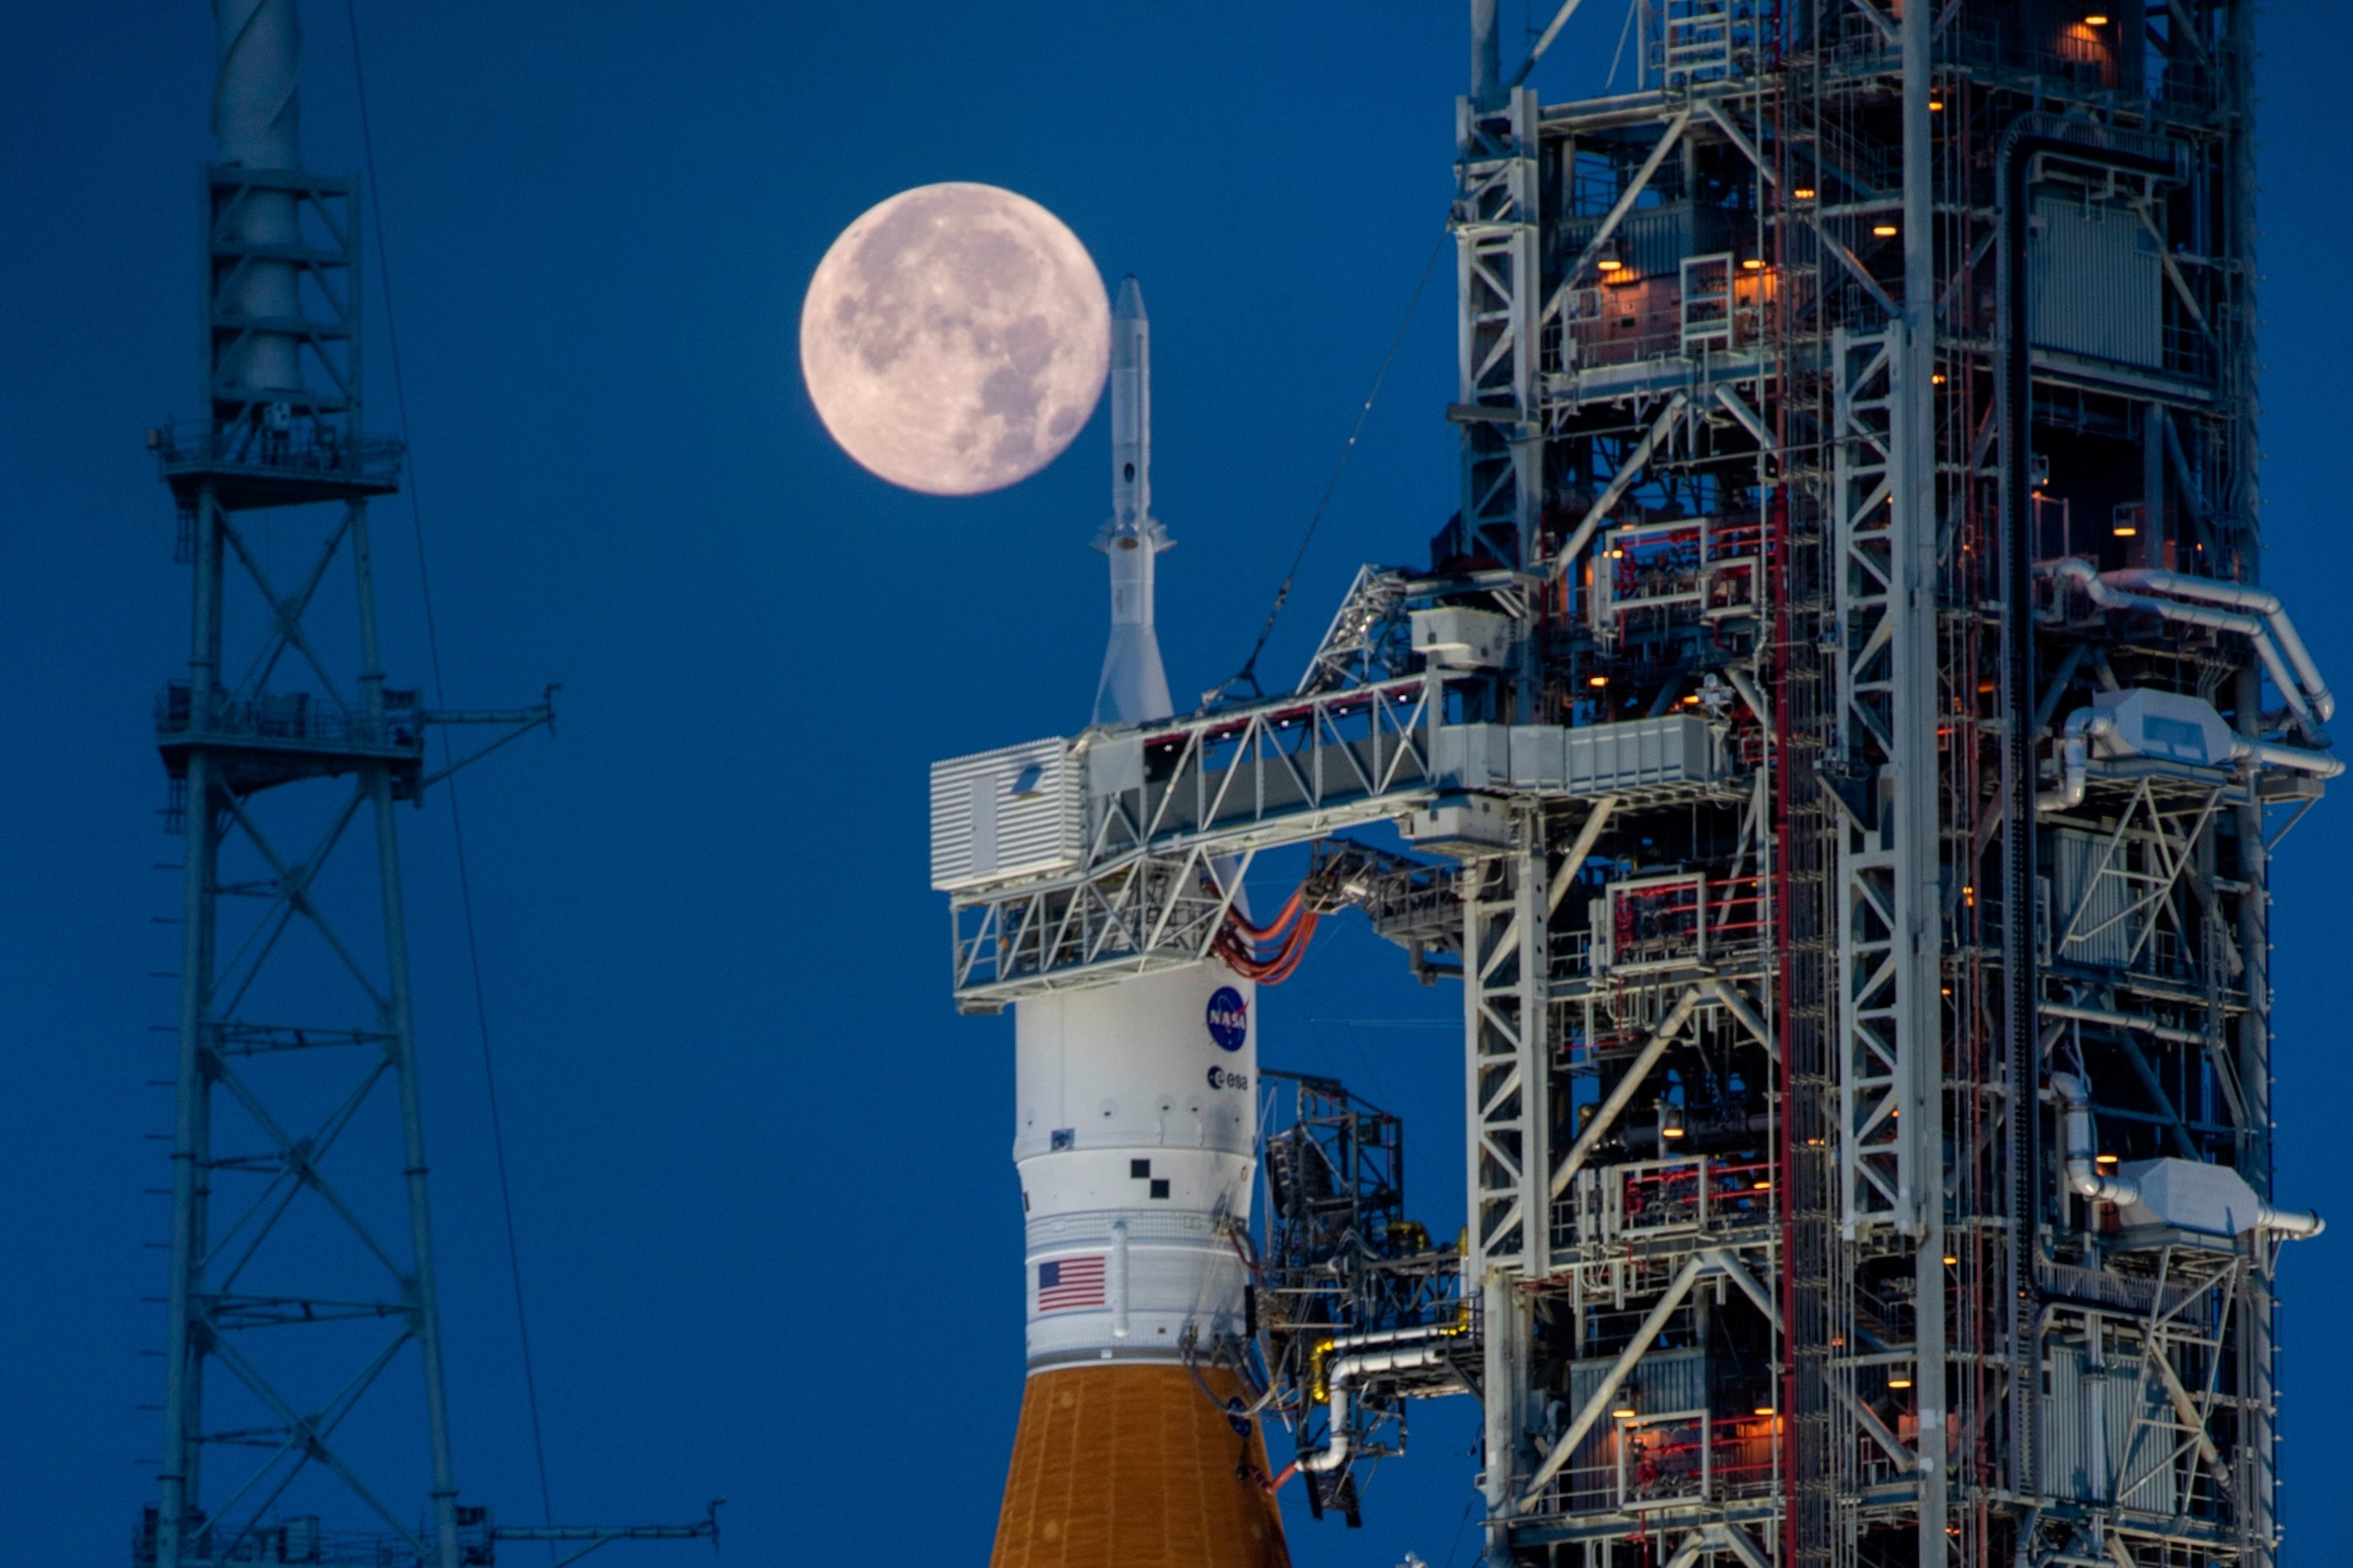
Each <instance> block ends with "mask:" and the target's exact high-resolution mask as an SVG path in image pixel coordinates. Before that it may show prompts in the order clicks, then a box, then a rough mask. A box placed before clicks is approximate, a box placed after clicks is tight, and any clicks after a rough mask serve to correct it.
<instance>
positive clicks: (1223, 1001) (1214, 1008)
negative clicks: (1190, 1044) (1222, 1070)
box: [1209, 985, 1250, 1051]
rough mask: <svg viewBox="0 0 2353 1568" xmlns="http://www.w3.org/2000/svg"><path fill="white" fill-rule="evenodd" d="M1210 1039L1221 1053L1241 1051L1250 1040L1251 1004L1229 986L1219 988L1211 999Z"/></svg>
mask: <svg viewBox="0 0 2353 1568" xmlns="http://www.w3.org/2000/svg"><path fill="white" fill-rule="evenodd" d="M1209 1038H1210V1039H1212V1040H1214V1041H1216V1042H1217V1043H1218V1049H1219V1050H1220V1051H1239V1050H1240V1049H1241V1048H1242V1043H1243V1042H1244V1041H1246V1040H1248V1039H1249V1038H1250V1003H1248V1002H1246V1001H1243V1000H1242V993H1241V992H1240V991H1236V990H1235V989H1234V988H1233V987H1231V986H1229V985H1221V986H1219V988H1218V989H1217V991H1215V992H1214V993H1212V994H1211V996H1210V998H1209Z"/></svg>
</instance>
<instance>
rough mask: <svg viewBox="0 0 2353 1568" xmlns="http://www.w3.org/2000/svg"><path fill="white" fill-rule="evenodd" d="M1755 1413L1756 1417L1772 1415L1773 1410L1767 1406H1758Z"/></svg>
mask: <svg viewBox="0 0 2353 1568" xmlns="http://www.w3.org/2000/svg"><path fill="white" fill-rule="evenodd" d="M1755 1413H1756V1414H1758V1415H1771V1414H1774V1410H1773V1407H1772V1406H1771V1405H1769V1404H1760V1405H1758V1406H1757V1409H1756V1412H1755Z"/></svg>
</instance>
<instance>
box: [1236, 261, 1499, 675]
mask: <svg viewBox="0 0 2353 1568" xmlns="http://www.w3.org/2000/svg"><path fill="white" fill-rule="evenodd" d="M1452 232H1453V225H1452V224H1451V223H1449V224H1448V226H1447V227H1446V228H1442V229H1440V230H1439V234H1438V243H1437V244H1435V245H1433V246H1431V247H1430V260H1427V261H1425V262H1423V263H1422V266H1421V281H1419V282H1418V283H1416V284H1414V286H1413V298H1412V299H1410V300H1408V301H1407V302H1406V305H1405V316H1404V319H1402V320H1401V321H1399V322H1398V329H1397V335H1396V336H1394V337H1392V338H1390V339H1389V351H1388V353H1387V354H1385V355H1382V356H1381V367H1380V369H1379V370H1377V371H1376V372H1375V373H1374V375H1373V389H1372V390H1371V391H1369V392H1367V393H1366V394H1365V406H1364V407H1363V408H1359V409H1357V410H1356V428H1355V429H1351V430H1350V431H1349V432H1348V440H1347V441H1346V443H1345V445H1343V446H1342V447H1341V448H1340V461H1338V462H1336V463H1334V464H1333V465H1332V477H1331V478H1330V479H1329V480H1327V481H1325V482H1324V496H1323V499H1321V500H1320V501H1318V502H1316V503H1315V511H1314V515H1312V516H1310V517H1309V518H1308V519H1307V532H1306V534H1305V535H1303V536H1302V537H1301V539H1300V541H1299V550H1298V553H1297V554H1296V555H1294V556H1292V557H1291V569H1290V570H1289V571H1287V572H1285V573H1283V574H1282V587H1281V588H1277V589H1275V590H1274V607H1273V608H1272V609H1269V610H1268V611H1267V612H1266V624H1265V625H1264V626H1261V627H1260V628H1259V632H1258V641H1256V642H1255V643H1253V644H1251V646H1250V657H1249V658H1247V659H1245V660H1243V661H1242V667H1241V668H1240V670H1238V671H1236V672H1235V673H1233V674H1232V675H1231V676H1229V678H1228V679H1227V680H1226V682H1225V683H1224V684H1222V685H1219V686H1214V687H1212V688H1210V689H1209V690H1208V691H1207V692H1204V693H1202V694H1201V705H1202V706H1203V707H1208V705H1210V704H1211V703H1214V702H1216V701H1217V700H1218V699H1219V697H1222V696H1224V695H1225V694H1227V693H1228V692H1230V691H1232V690H1233V689H1234V688H1235V687H1236V686H1239V685H1240V684H1241V683H1243V682H1245V681H1248V682H1249V683H1250V690H1251V691H1252V692H1253V693H1258V692H1259V683H1258V656H1259V655H1260V654H1261V653H1263V652H1266V640H1267V639H1268V638H1269V637H1271V636H1272V635H1273V634H1274V622H1275V618H1276V617H1277V616H1279V615H1281V614H1282V606H1283V603H1284V601H1285V600H1287V599H1290V598H1291V584H1292V579H1293V578H1294V577H1298V575H1299V564H1300V563H1301V562H1302V561H1304V560H1305V559H1306V558H1307V546H1309V545H1311V544H1313V543H1314V540H1315V530H1316V527H1317V526H1318V525H1319V524H1322V522H1323V521H1324V508H1325V507H1327V506H1329V505H1331V504H1332V493H1333V492H1334V491H1335V490H1337V489H1338V488H1339V487H1340V476H1341V475H1342V474H1343V473H1345V472H1346V471H1347V469H1348V460H1349V459H1350V458H1351V457H1353V456H1355V455H1356V438H1357V437H1359V436H1361V435H1363V434H1364V433H1365V421H1366V419H1367V418H1370V417H1371V415H1372V412H1373V399H1374V398H1376V397H1379V396H1380V395H1381V383H1382V382H1383V381H1385V380H1387V379H1388V374H1389V365H1390V362H1391V361H1393V360H1395V359H1396V358H1397V353H1398V348H1399V347H1400V346H1401V345H1402V344H1404V342H1405V329H1406V328H1407V327H1409V326H1410V325H1412V324H1413V313H1414V308H1415V307H1416V306H1418V305H1419V304H1420V303H1421V291H1423V290H1424V289H1426V288H1428V287H1429V286H1430V273H1431V272H1433V271H1435V270H1437V267H1438V258H1439V255H1440V252H1442V251H1443V250H1444V249H1446V239H1447V236H1448V235H1450V234H1451V233H1452Z"/></svg>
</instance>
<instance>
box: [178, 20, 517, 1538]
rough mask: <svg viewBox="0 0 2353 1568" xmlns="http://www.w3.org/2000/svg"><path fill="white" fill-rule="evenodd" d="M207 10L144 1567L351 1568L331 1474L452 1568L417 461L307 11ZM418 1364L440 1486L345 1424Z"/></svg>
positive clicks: (372, 1529) (375, 1534) (455, 1515)
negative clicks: (369, 361)
mask: <svg viewBox="0 0 2353 1568" xmlns="http://www.w3.org/2000/svg"><path fill="white" fill-rule="evenodd" d="M216 16H217V20H218V26H219V37H220V57H219V63H218V70H217V76H216V80H215V85H214V108H213V114H214V130H215V132H216V136H217V138H218V143H219V148H218V151H219V161H218V162H217V163H216V164H212V165H210V166H208V167H207V168H206V170H205V171H204V185H203V195H204V250H203V255H204V277H205V287H204V338H203V375H204V380H203V394H202V397H203V400H202V407H203V408H204V414H203V417H202V418H199V419H198V420H196V421H195V423H194V424H193V425H188V426H167V427H164V428H161V429H156V430H153V431H151V432H150V434H149V445H150V446H151V447H152V448H153V449H154V450H155V453H156V456H157V459H158V462H159V466H160V468H161V471H162V474H163V477H164V481H165V482H167V483H168V484H169V485H170V487H171V491H172V495H173V499H174V502H175V503H176V504H177V506H178V508H179V517H180V556H181V558H182V559H183V560H185V562H186V563H187V564H189V565H190V566H191V567H193V569H194V614H193V619H192V630H191V646H190V650H189V657H188V671H187V675H186V677H185V679H183V680H175V681H174V682H172V683H170V684H169V685H168V686H167V687H166V689H165V691H164V695H163V696H162V698H161V699H160V700H159V702H158V704H157V707H156V714H155V726H156V740H157V744H158V747H159V748H160V749H161V751H162V754H163V758H164V766H165V768H166V769H167V771H168V773H169V776H170V779H171V790H172V802H173V810H172V816H173V820H174V826H175V828H176V829H177V831H178V832H180V833H181V834H182V835H183V842H184V843H185V864H184V867H183V877H184V888H185V892H184V896H183V901H182V906H181V916H180V925H181V938H182V944H181V956H180V970H179V980H180V1012H179V1022H178V1027H177V1033H178V1037H179V1058H178V1075H177V1117H176V1120H175V1125H174V1133H173V1142H172V1170H173V1181H172V1235H171V1275H170V1287H169V1295H168V1298H167V1303H168V1305H167V1310H168V1319H167V1341H166V1348H165V1352H164V1354H165V1365H166V1369H167V1372H166V1383H165V1388H164V1457H163V1460H162V1471H161V1484H160V1486H159V1488H158V1496H157V1502H156V1506H155V1509H154V1510H153V1513H152V1514H151V1516H150V1518H149V1520H148V1521H147V1524H146V1526H145V1528H144V1529H143V1531H142V1538H141V1540H140V1541H139V1542H138V1543H137V1547H136V1550H135V1552H134V1557H136V1558H137V1559H139V1560H141V1561H149V1562H153V1563H155V1564H157V1565H158V1568H195V1565H197V1564H203V1563H216V1562H225V1561H228V1560H231V1559H235V1560H240V1561H244V1560H251V1559H253V1558H255V1557H257V1556H263V1555H276V1556H278V1557H280V1558H281V1559H282V1560H284V1561H289V1562H293V1561H322V1560H323V1561H336V1560H340V1553H339V1552H338V1551H337V1548H336V1542H335V1540H334V1538H333V1537H332V1536H327V1537H322V1531H321V1529H320V1519H319V1516H317V1515H316V1514H311V1513H302V1514H297V1515H288V1514H287V1513H286V1511H285V1510H286V1507H287V1506H288V1504H289V1500H290V1498H299V1497H301V1496H302V1495H303V1494H302V1493H301V1491H294V1490H290V1489H293V1488H295V1487H296V1485H297V1481H298V1478H300V1477H301V1476H302V1475H303V1473H304V1472H306V1471H323V1472H326V1473H328V1474H331V1475H332V1476H333V1477H335V1478H338V1479H339V1480H340V1481H341V1482H342V1483H343V1487H344V1488H345V1489H347V1490H348V1492H349V1493H350V1494H352V1495H353V1497H355V1498H356V1499H357V1500H358V1501H359V1503H360V1504H361V1505H363V1507H364V1509H365V1510H367V1511H368V1512H369V1513H371V1514H373V1515H374V1518H373V1519H372V1520H370V1521H369V1525H368V1530H367V1539H368V1541H369V1542H370V1546H369V1550H370V1551H374V1550H375V1544H374V1543H375V1542H376V1541H377V1540H378V1539H379V1538H387V1539H389V1540H390V1541H391V1542H394V1543H396V1547H397V1549H398V1550H399V1551H400V1552H401V1554H402V1558H403V1560H405V1561H409V1562H413V1563H421V1564H429V1565H430V1568H458V1564H459V1561H460V1557H461V1552H462V1551H463V1550H465V1542H462V1541H461V1539H460V1528H459V1527H460V1523H461V1520H460V1510H459V1508H458V1501H457V1499H458V1485H457V1480H456V1476H455V1471H454V1468H453V1464H452V1459H451V1454H450V1445H449V1425H448V1407H447V1400H446V1397H445V1383H446V1374H445V1371H444V1367H443V1361H442V1351H441V1330H440V1323H439V1308H438V1299H437V1295H436V1289H435V1283H434V1271H433V1234H432V1224H431V1219H430V1211H429V1207H428V1205H427V1182H426V1171H427V1161H426V1148H425V1135H424V1120H423V1113H422V1109H421V1106H420V1101H419V1086H418V1082H417V1043H416V1031H415V1022H414V1017H413V1012H412V1008H411V1000H410V990H409V964H408V950H407V939H406V913H405V911H404V909H403V906H402V895H401V881H400V853H399V832H398V827H397V820H396V807H397V806H398V805H399V804H401V803H402V802H405V801H411V802H413V801H417V800H419V799H420V797H421V794H422V791H423V789H424V788H425V785H426V783H427V778H426V773H425V736H426V727H427V725H428V724H429V723H433V722H436V721H437V720H438V719H440V718H441V717H443V716H444V715H429V714H427V713H426V712H425V711H424V709H423V707H422V705H421V704H420V702H419V699H418V694H417V692H416V691H415V690H413V689H402V688H396V687H394V686H391V685H389V684H388V683H387V678H386V675H385V669H384V664H383V661H382V658H381V655H380V643H379V637H378V628H377V617H376V589H375V565H374V557H373V555H372V545H371V539H370V534H369V514H368V506H369V503H370V502H372V501H374V500H376V499H378V498H381V497H384V496H388V495H391V494H393V493H395V492H396V490H397V488H398V486H399V482H400V469H401V459H402V450H401V445H400V443H399V442H398V441H397V440H393V439H391V438H388V437H385V436H380V435H372V434H370V433H368V431H367V429H366V428H365V425H364V422H363V419H362V417H361V387H362V376H361V344H362V334H361V316H362V310H361V306H362V297H363V290H362V284H361V255H362V248H361V232H362V230H361V217H362V208H361V202H360V195H359V184H358V182H357V181H356V180H355V179H347V178H329V177H326V176H322V175H313V174H311V173H309V172H307V171H306V170H304V169H303V168H302V166H301V154H300V152H299V149H298V146H297V138H296V128H297V118H298V109H299V96H298V92H297V82H298V77H299V69H300V59H301V38H300V33H299V29H298V25H297V19H296V16H295V5H294V0H220V3H219V4H218V5H216ZM450 716H466V717H482V718H490V717H503V718H505V719H507V720H510V721H513V722H520V723H525V724H528V723H530V722H534V721H535V718H536V717H538V716H543V715H450ZM290 1340H312V1341H317V1342H306V1343H300V1344H296V1343H290V1342H289V1341H290ZM412 1345H413V1346H414V1347H415V1355H414V1357H413V1358H408V1357H405V1356H404V1354H403V1352H404V1351H406V1350H407V1349H408V1347H410V1346H412ZM410 1359H413V1361H414V1362H415V1366H414V1368H413V1369H412V1371H411V1372H409V1374H408V1375H418V1376H421V1382H422V1384H423V1388H422V1395H423V1397H422V1400H421V1411H419V1412H418V1414H421V1417H422V1421H421V1427H422V1432H421V1436H422V1439H423V1440H422V1443H421V1444H420V1445H416V1446H417V1447H419V1448H421V1455H420V1457H421V1459H422V1467H421V1468H422V1475H421V1476H419V1477H417V1479H421V1480H422V1481H423V1482H424V1483H425V1484H424V1486H423V1487H422V1488H418V1487H415V1486H413V1485H410V1484H398V1485H396V1484H395V1478H394V1477H390V1476H385V1475H383V1474H380V1473H377V1469H375V1468H371V1467H369V1466H367V1465H365V1464H363V1463H362V1462H361V1461H359V1460H357V1459H356V1458H353V1457H349V1456H347V1454H346V1453H345V1451H344V1448H343V1438H342V1436H341V1435H340V1434H339V1429H340V1428H342V1427H343V1425H344V1423H345V1421H346V1419H347V1418H348V1417H349V1416H351V1414H353V1410H354V1408H355V1407H357V1406H359V1405H360V1404H362V1402H363V1400H364V1398H365V1399H368V1402H369V1404H370V1408H371V1409H372V1410H373V1409H374V1407H375V1406H378V1405H386V1404H390V1403H393V1402H394V1401H395V1400H396V1395H394V1394H392V1393H389V1392H388V1391H385V1390H384V1389H382V1388H380V1386H379V1385H380V1384H381V1383H384V1382H385V1380H386V1379H387V1378H388V1377H389V1376H390V1375H391V1374H393V1373H394V1372H395V1370H396V1368H397V1367H399V1365H400V1363H401V1362H402V1361H404V1360H410ZM369 1396H373V1397H372V1398H371V1397H369ZM387 1414H389V1412H387ZM414 1421H415V1416H410V1417H406V1418H405V1420H404V1421H403V1422H402V1423H401V1424H400V1425H396V1426H395V1427H394V1428H393V1430H396V1431H401V1430H405V1431H406V1433H407V1434H408V1436H409V1438H410V1439H411V1441H413V1439H414V1436H416V1435H417V1427H416V1425H410V1423H414ZM248 1454H249V1455H253V1456H257V1457H258V1461H259V1462H258V1463H253V1464H238V1463H234V1462H232V1463H229V1464H228V1465H227V1467H226V1471H224V1467H223V1460H224V1459H225V1458H227V1457H229V1456H237V1455H248ZM418 1491H422V1492H424V1493H425V1494H426V1495H427V1496H428V1497H429V1499H430V1500H429V1512H428V1515H427V1519H426V1520H424V1521H423V1523H422V1525H421V1527H420V1525H419V1522H418V1520H416V1519H413V1518H408V1517H404V1514H403V1511H402V1510H403V1508H404V1506H405V1504H406V1501H407V1499H410V1498H412V1497H413V1496H414V1495H416V1493H417V1492H418ZM463 1522H465V1523H466V1524H468V1525H470V1526H476V1527H480V1529H478V1530H477V1531H476V1533H477V1534H481V1533H483V1532H484V1531H487V1520H486V1518H485V1516H484V1515H483V1513H482V1510H470V1511H469V1514H468V1517H467V1518H466V1520H464V1521H463ZM477 1544H478V1545H479V1542H478V1543H477ZM322 1553H323V1556H322ZM372 1560H373V1559H372Z"/></svg>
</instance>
